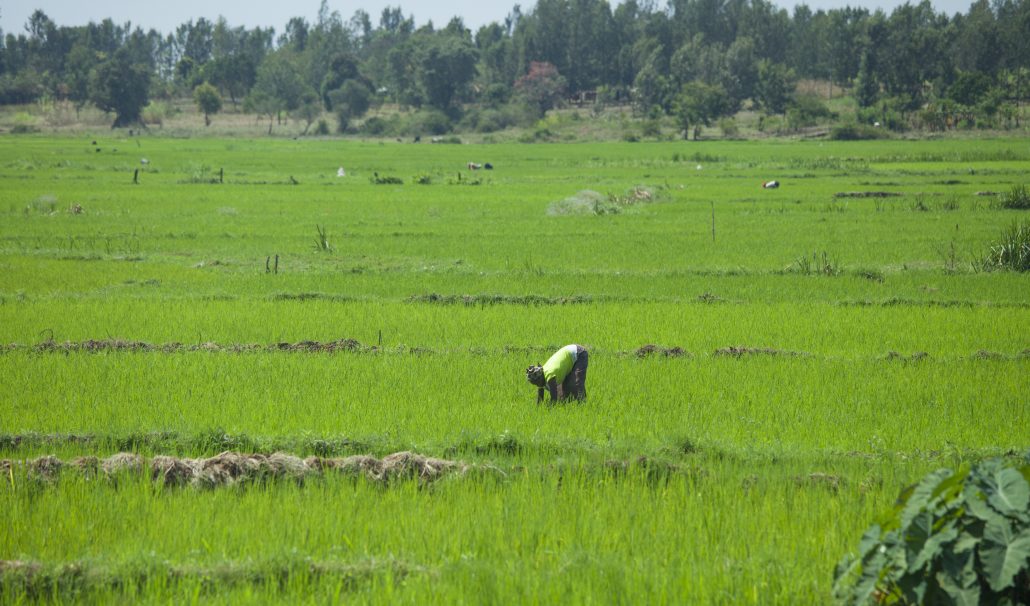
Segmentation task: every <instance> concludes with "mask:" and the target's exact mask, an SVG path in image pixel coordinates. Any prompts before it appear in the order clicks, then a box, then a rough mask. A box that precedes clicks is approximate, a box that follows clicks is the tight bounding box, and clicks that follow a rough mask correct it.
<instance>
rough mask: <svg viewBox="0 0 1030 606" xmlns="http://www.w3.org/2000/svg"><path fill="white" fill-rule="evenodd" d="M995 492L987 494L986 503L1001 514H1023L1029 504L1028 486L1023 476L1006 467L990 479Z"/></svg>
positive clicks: (1029, 489) (1029, 491) (1029, 487)
mask: <svg viewBox="0 0 1030 606" xmlns="http://www.w3.org/2000/svg"><path fill="white" fill-rule="evenodd" d="M992 480H993V482H992V484H994V488H995V492H994V493H993V494H989V495H988V497H987V500H988V502H989V503H990V504H991V505H992V506H993V507H994V508H995V509H997V510H998V511H1000V512H1002V513H1006V514H1007V513H1014V512H1025V511H1026V510H1027V505H1028V504H1030V486H1028V485H1027V483H1026V480H1025V479H1024V478H1023V474H1021V473H1019V471H1017V470H1015V469H1013V468H1011V467H1007V468H1005V469H1002V470H999V471H998V472H997V473H995V474H994V475H993V477H992Z"/></svg>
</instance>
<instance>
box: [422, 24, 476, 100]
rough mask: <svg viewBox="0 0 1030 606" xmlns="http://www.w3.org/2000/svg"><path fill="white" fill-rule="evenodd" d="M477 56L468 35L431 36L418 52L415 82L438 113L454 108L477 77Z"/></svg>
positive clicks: (443, 33) (444, 34)
mask: <svg viewBox="0 0 1030 606" xmlns="http://www.w3.org/2000/svg"><path fill="white" fill-rule="evenodd" d="M477 60H478V53H477V52H476V48H475V46H473V44H472V42H471V40H469V39H468V37H467V36H461V35H456V34H454V33H450V32H446V31H444V32H441V33H439V34H435V35H433V36H430V37H429V38H428V39H427V40H426V41H425V44H424V45H423V46H422V48H420V49H419V53H418V67H419V69H418V73H417V77H418V81H419V84H420V86H421V88H422V91H423V92H424V94H425V99H426V102H427V103H428V104H429V105H430V106H432V107H434V108H436V109H439V110H441V111H444V112H449V111H451V110H453V109H454V103H455V100H456V99H458V98H460V97H461V96H462V94H464V92H465V90H466V89H467V87H468V85H469V84H470V83H471V82H472V80H473V78H475V76H476V61H477Z"/></svg>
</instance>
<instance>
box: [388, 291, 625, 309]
mask: <svg viewBox="0 0 1030 606" xmlns="http://www.w3.org/2000/svg"><path fill="white" fill-rule="evenodd" d="M599 300H605V301H607V300H609V299H598V298H596V297H591V296H589V295H573V296H569V297H544V296H541V295H520V296H519V295H440V294H436V293H429V294H422V295H411V296H410V297H408V298H407V299H405V302H407V303H428V304H434V305H465V306H468V307H471V306H486V305H529V306H549V305H581V304H584V303H594V302H596V301H599Z"/></svg>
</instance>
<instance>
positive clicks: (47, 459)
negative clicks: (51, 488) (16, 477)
mask: <svg viewBox="0 0 1030 606" xmlns="http://www.w3.org/2000/svg"><path fill="white" fill-rule="evenodd" d="M62 467H64V463H63V462H62V461H61V460H60V459H58V458H57V457H55V456H53V455H48V456H44V457H39V458H38V459H34V460H32V461H29V473H30V474H32V475H34V476H36V477H38V478H41V479H44V480H52V479H54V478H56V477H57V475H58V474H59V473H61V468H62Z"/></svg>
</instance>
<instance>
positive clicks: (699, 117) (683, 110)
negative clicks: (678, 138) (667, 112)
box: [673, 81, 733, 141]
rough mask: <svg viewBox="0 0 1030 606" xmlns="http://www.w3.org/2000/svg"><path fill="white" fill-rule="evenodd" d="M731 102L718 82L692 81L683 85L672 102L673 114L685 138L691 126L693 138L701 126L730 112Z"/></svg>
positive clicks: (698, 132)
mask: <svg viewBox="0 0 1030 606" xmlns="http://www.w3.org/2000/svg"><path fill="white" fill-rule="evenodd" d="M732 110H733V104H732V102H731V100H730V97H729V95H728V94H727V93H726V89H724V88H723V87H722V86H721V85H719V84H708V83H706V82H701V81H694V82H688V83H687V84H684V85H683V88H682V89H681V90H680V92H679V94H678V95H677V96H676V98H675V100H674V102H673V114H674V116H675V117H676V121H677V123H678V124H679V126H680V129H681V130H682V132H683V138H684V139H687V138H688V136H689V134H690V130H691V128H693V130H694V140H695V141H697V139H698V137H699V136H700V135H701V126H702V125H704V126H711V125H712V123H713V122H714V121H715V120H718V119H719V118H721V117H723V116H725V115H727V114H729V113H731V112H732Z"/></svg>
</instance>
